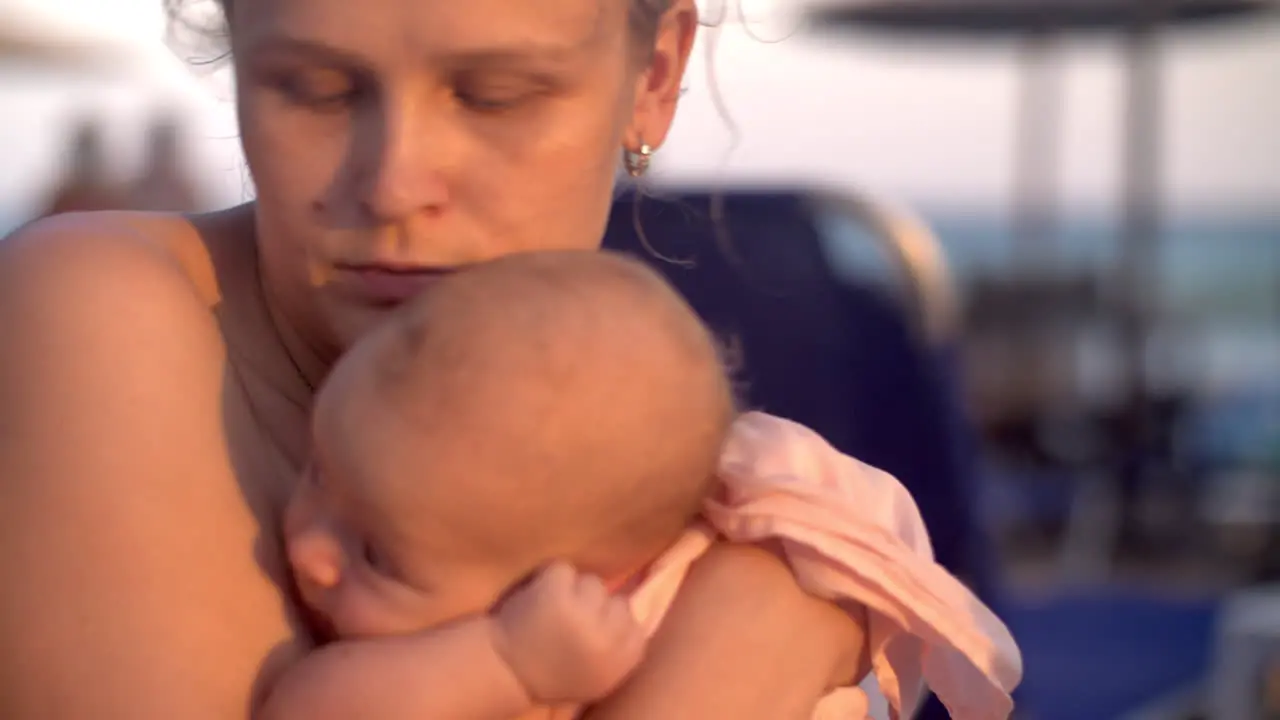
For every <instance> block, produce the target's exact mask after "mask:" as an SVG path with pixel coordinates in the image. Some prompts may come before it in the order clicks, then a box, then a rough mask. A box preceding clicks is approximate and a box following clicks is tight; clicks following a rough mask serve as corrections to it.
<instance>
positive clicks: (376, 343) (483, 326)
mask: <svg viewBox="0 0 1280 720" xmlns="http://www.w3.org/2000/svg"><path fill="white" fill-rule="evenodd" d="M733 415H734V402H733V397H732V392H731V389H730V385H729V381H728V378H727V377H726V374H725V370H724V367H723V365H722V363H721V358H720V356H719V353H718V352H717V348H716V344H715V342H714V341H713V338H712V336H711V335H710V333H709V332H708V331H707V330H706V328H705V327H704V326H703V325H702V323H701V322H700V321H699V320H698V318H697V317H696V316H695V315H694V313H693V312H692V311H691V310H690V309H689V307H688V306H687V305H686V304H685V303H684V301H683V300H682V299H681V298H680V297H679V296H678V295H677V294H676V292H675V291H674V290H673V289H672V288H671V287H670V286H668V285H667V284H666V283H665V282H664V281H663V280H662V279H661V278H660V277H659V276H658V275H656V274H655V273H653V272H652V271H651V270H649V269H647V268H645V267H644V266H643V265H641V264H640V263H638V262H635V261H632V260H628V259H625V258H623V257H621V256H618V255H613V254H608V253H600V252H578V251H572V252H553V253H530V254H521V255H514V256H510V257H507V258H504V259H501V260H497V261H494V262H491V263H486V264H484V265H479V266H475V267H472V268H469V269H466V270H464V271H462V272H459V273H456V274H454V275H451V276H449V277H447V278H445V279H442V280H441V281H440V282H439V283H437V284H436V285H434V286H432V287H431V288H430V289H428V290H427V291H426V292H424V293H423V295H422V296H421V297H420V298H418V299H417V300H415V301H414V302H412V303H410V304H409V305H407V306H406V307H404V308H403V309H402V310H401V311H400V312H398V313H397V314H396V315H395V316H393V318H391V319H390V320H389V321H388V322H387V323H386V324H385V325H383V326H382V327H380V328H378V329H377V330H376V331H374V332H373V333H371V335H370V336H369V337H367V338H366V339H365V340H364V341H362V342H361V343H359V344H358V345H357V346H356V347H354V348H353V349H352V350H351V351H350V352H349V353H348V355H347V356H346V357H345V358H344V359H343V361H342V362H341V363H339V365H338V366H337V367H336V368H335V369H334V371H333V373H332V375H331V376H330V378H329V381H328V382H327V383H326V385H325V388H324V390H323V391H322V392H321V393H320V396H319V398H318V400H317V405H316V411H315V426H314V460H313V467H312V469H311V470H310V471H309V473H308V477H307V479H306V482H304V483H303V484H302V486H301V487H300V488H299V490H298V492H297V494H296V496H295V497H294V499H293V502H292V503H291V505H290V509H289V513H288V518H287V522H286V535H287V542H288V545H289V556H290V560H291V562H292V563H293V566H294V571H295V574H296V575H297V577H298V580H299V586H300V589H301V591H302V595H303V597H304V599H305V600H306V602H307V604H308V605H309V606H310V607H311V608H312V609H313V610H315V611H316V612H317V613H318V614H320V615H322V616H323V617H324V618H325V619H327V620H328V621H329V623H330V624H332V625H333V629H334V631H335V632H336V633H337V634H338V635H340V636H361V635H381V634H392V633H402V632H410V631H414V630H419V629H422V628H425V627H428V626H431V625H435V624H438V623H440V622H444V621H447V620H451V619H454V618H457V617H459V616H463V615H468V614H473V613H476V612H481V611H484V610H486V609H487V608H489V607H491V606H492V605H493V604H494V603H495V602H496V601H497V600H499V599H500V598H501V596H502V595H503V594H504V593H505V592H506V591H508V590H509V589H510V588H511V587H512V586H513V585H514V584H516V583H518V582H519V581H520V580H521V579H523V578H525V577H528V576H529V575H530V574H531V573H532V572H534V571H536V570H537V569H538V568H539V567H541V566H542V565H544V564H546V563H547V562H549V561H551V560H554V559H565V560H568V561H570V562H572V563H574V564H575V565H576V566H577V567H578V568H580V569H581V570H583V571H586V572H591V573H594V574H597V575H600V576H601V577H603V578H605V579H606V581H608V582H613V583H619V582H622V581H625V580H626V579H627V578H628V577H629V576H630V575H632V574H633V573H635V572H636V571H637V570H639V569H640V568H642V567H643V566H644V565H645V564H646V563H647V562H649V561H650V560H652V559H653V558H654V557H656V556H657V555H658V554H660V553H661V552H662V551H663V550H664V549H665V548H666V547H667V546H668V545H670V544H671V543H672V542H674V541H675V539H677V538H678V537H679V535H680V533H681V532H682V531H683V530H684V528H685V527H687V525H688V523H689V521H690V520H691V519H692V518H693V517H694V516H695V515H696V514H697V512H698V510H699V507H700V505H701V502H702V500H703V499H704V497H705V496H706V494H707V492H708V491H709V490H710V488H711V482H712V479H713V477H714V473H715V469H716V463H717V459H718V456H719V451H720V448H721V445H722V443H723V440H724V436H725V434H726V432H727V430H728V427H729V425H730V423H731V422H732V419H733Z"/></svg>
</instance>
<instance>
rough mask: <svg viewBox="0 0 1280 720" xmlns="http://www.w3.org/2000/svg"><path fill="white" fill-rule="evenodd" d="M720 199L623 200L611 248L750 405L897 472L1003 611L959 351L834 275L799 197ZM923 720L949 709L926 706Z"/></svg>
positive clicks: (957, 560) (946, 555) (952, 553)
mask: <svg viewBox="0 0 1280 720" xmlns="http://www.w3.org/2000/svg"><path fill="white" fill-rule="evenodd" d="M715 201H716V200H715V196H714V195H713V194H709V193H705V192H687V193H677V194H664V195H663V196H662V197H648V196H641V197H639V198H637V196H636V195H634V194H625V195H623V196H622V197H620V198H619V199H618V200H617V201H616V202H615V204H614V208H613V213H612V215H611V217H610V219H609V225H608V230H607V232H606V235H605V246H606V247H608V248H610V249H614V250H619V251H623V252H628V253H631V254H633V255H635V256H637V257H639V258H642V259H644V260H646V261H648V262H649V263H650V264H651V265H652V266H653V267H654V268H656V269H657V270H659V271H660V272H661V273H662V274H663V275H664V276H666V277H667V278H668V279H669V280H670V281H671V282H672V283H673V284H674V285H675V286H676V287H677V288H678V289H679V290H680V292H681V293H683V294H684V296H685V297H686V298H687V299H688V301H689V302H690V304H691V305H692V306H693V307H694V308H695V309H696V310H697V312H698V313H699V314H700V315H701V316H702V318H703V320H704V321H705V322H706V323H707V324H708V325H709V326H710V327H711V328H712V329H713V330H715V331H716V332H717V333H718V334H720V335H721V336H722V337H724V338H726V339H729V340H730V341H731V342H732V344H733V345H734V346H736V348H737V350H738V351H739V352H740V355H741V360H742V364H741V368H740V372H739V379H740V380H741V381H742V384H743V390H744V395H745V400H746V402H747V404H748V405H749V406H750V407H752V408H755V409H760V410H764V411H766V412H769V413H772V414H776V415H779V416H782V417H786V418H790V419H792V420H795V421H797V422H800V423H803V424H805V425H807V426H809V427H810V428H812V429H814V430H815V431H817V432H819V433H821V434H822V435H823V436H824V437H825V438H827V440H828V441H830V442H831V443H832V444H833V445H834V446H835V447H837V448H838V449H840V450H841V451H843V452H845V453H848V454H851V455H854V456H856V457H858V458H860V459H861V460H863V461H865V462H867V463H870V464H871V465H874V466H877V467H880V468H882V469H884V470H886V471H888V472H890V473H892V474H893V475H895V476H896V477H898V478H899V479H900V480H901V481H902V482H903V484H904V485H905V486H906V487H907V488H908V489H909V490H910V491H911V493H912V494H913V496H914V497H915V499H916V502H917V503H918V504H919V507H920V511H921V514H922V515H923V517H924V521H925V524H926V525H927V526H928V528H929V532H930V535H931V537H932V540H933V545H934V548H935V552H936V555H937V558H938V561H939V562H940V563H941V564H942V565H943V566H945V567H946V568H947V569H948V570H950V571H951V572H952V573H953V574H955V575H957V576H958V577H960V578H961V579H962V580H964V581H965V582H967V583H968V584H969V585H970V587H971V588H973V589H974V591H975V592H976V593H977V594H978V595H979V596H980V597H982V598H983V600H984V601H986V602H988V603H989V604H992V605H996V604H997V600H998V594H997V592H996V586H995V576H994V573H993V569H994V566H993V562H992V559H993V555H992V552H991V548H990V546H989V544H988V542H987V538H986V537H985V534H984V532H983V531H982V529H981V527H980V525H979V523H978V520H977V508H976V504H977V497H978V493H977V487H976V480H975V478H976V467H977V461H978V457H977V450H976V448H977V443H976V436H975V435H974V433H973V431H972V429H971V427H970V425H969V423H968V421H967V419H966V417H965V414H964V413H963V412H962V410H961V403H960V399H959V397H958V392H957V386H958V382H957V377H956V372H955V368H956V362H955V359H954V357H953V354H952V351H951V349H950V348H948V347H945V346H940V345H938V344H937V343H935V342H933V341H931V340H930V339H928V338H927V337H926V335H925V334H924V333H923V332H922V331H921V324H920V323H918V322H915V321H914V320H913V318H912V316H911V311H910V310H909V309H908V306H907V305H904V304H903V303H902V302H901V301H900V300H899V299H898V298H895V297H894V296H893V294H892V293H890V292H887V291H886V290H885V289H884V288H883V287H879V286H877V284H875V283H871V282H865V283H864V282H856V281H851V280H848V279H846V278H842V277H840V276H838V275H837V274H836V273H835V272H834V271H833V270H832V267H831V264H830V263H829V262H828V252H827V251H828V248H827V247H826V246H825V244H824V243H826V242H829V241H830V238H824V236H823V235H822V234H821V232H820V231H819V226H818V223H817V221H816V217H815V215H814V211H813V206H812V204H811V203H810V202H809V198H808V197H806V196H805V195H804V194H802V193H796V192H764V191H751V192H730V193H727V194H725V195H723V196H721V198H720V201H721V202H722V203H723V205H722V213H721V222H720V223H719V224H717V223H716V222H715V221H714V220H713V215H714V213H713V203H714V202H715ZM637 228H639V230H638V229H637ZM664 258H667V259H664ZM997 612H999V609H998V608H997ZM919 717H920V718H923V719H925V720H935V719H939V720H940V719H941V718H946V717H947V713H946V712H945V710H944V709H943V708H942V707H941V705H940V704H939V703H937V701H936V700H931V701H930V703H929V704H928V705H927V706H926V707H925V708H924V710H923V711H922V713H921V715H920V716H919Z"/></svg>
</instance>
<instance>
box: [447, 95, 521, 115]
mask: <svg viewBox="0 0 1280 720" xmlns="http://www.w3.org/2000/svg"><path fill="white" fill-rule="evenodd" d="M454 97H456V98H457V99H458V101H459V102H460V103H462V104H463V106H465V107H467V108H468V109H470V110H475V111H478V112H485V113H495V112H501V111H503V110H510V109H512V108H514V107H516V106H517V105H519V104H520V102H521V101H523V100H524V99H525V94H524V93H519V92H511V91H505V92H499V91H486V92H475V91H463V90H458V91H456V92H454Z"/></svg>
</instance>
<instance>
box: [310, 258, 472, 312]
mask: <svg viewBox="0 0 1280 720" xmlns="http://www.w3.org/2000/svg"><path fill="white" fill-rule="evenodd" d="M451 272H453V268H440V267H394V266H387V265H345V266H344V265H340V266H338V267H337V268H335V273H334V278H333V279H334V281H335V283H336V284H337V285H338V286H339V287H340V288H342V290H344V291H345V292H348V293H350V294H352V295H354V296H356V297H357V298H358V299H360V300H364V301H365V302H369V303H372V304H375V305H398V304H400V303H402V302H404V301H406V300H408V299H410V298H412V297H414V296H416V295H417V294H418V293H420V292H422V291H423V290H424V289H425V288H427V287H428V286H429V285H431V284H432V283H435V282H438V281H439V280H440V279H441V278H443V277H445V276H446V275H448V274H449V273H451Z"/></svg>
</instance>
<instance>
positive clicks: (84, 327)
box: [0, 0, 863, 720]
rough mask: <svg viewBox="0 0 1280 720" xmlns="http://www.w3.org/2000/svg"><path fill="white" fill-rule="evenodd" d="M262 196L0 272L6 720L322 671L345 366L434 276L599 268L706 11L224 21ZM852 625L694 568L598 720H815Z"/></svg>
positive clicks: (42, 230) (237, 688)
mask: <svg viewBox="0 0 1280 720" xmlns="http://www.w3.org/2000/svg"><path fill="white" fill-rule="evenodd" d="M224 5H225V7H224V10H225V11H226V16H227V20H228V28H229V31H230V32H229V37H230V38H231V49H232V56H233V58H234V65H235V71H236V79H237V96H238V97H237V102H238V109H239V114H240V121H241V130H242V134H243V143H244V150H245V154H246V157H247V158H248V162H249V167H250V170H251V171H252V173H253V177H254V180H255V183H256V187H257V201H256V202H255V203H253V204H250V205H246V206H243V207H240V208H235V209H232V210H229V211H226V212H222V213H219V214H216V215H211V216H203V217H196V218H184V217H179V216H174V215H142V214H130V213H116V214H102V215H80V216H66V217H61V218H54V219H51V220H46V221H43V222H41V223H38V224H36V225H33V226H31V227H29V228H27V229H25V230H24V231H22V232H21V233H19V235H18V236H16V237H13V238H11V239H9V240H7V241H6V242H5V243H4V244H3V245H2V246H0V327H2V328H3V332H4V337H5V342H6V348H5V352H4V353H3V360H0V395H2V396H3V398H4V399H3V402H0V425H3V427H4V432H3V433H2V434H0V443H2V445H0V448H2V449H0V528H2V529H0V572H3V573H4V576H5V577H6V578H7V580H6V587H5V591H4V592H3V593H0V598H2V599H0V638H3V639H4V641H3V643H2V644H0V717H4V718H7V719H8V720H36V719H39V720H57V719H58V718H80V717H97V718H129V720H148V719H149V718H164V719H165V720H171V719H172V718H183V719H184V720H200V719H202V718H209V719H211V720H223V719H226V720H230V719H232V718H242V717H244V716H245V715H246V713H247V712H249V710H250V709H251V708H252V707H253V703H254V702H255V698H256V695H255V693H256V692H257V688H260V687H261V686H262V685H264V684H266V682H268V681H269V680H270V678H272V677H273V676H274V675H275V674H276V673H277V672H278V671H279V670H280V668H282V667H284V666H286V665H287V664H289V663H290V662H291V661H292V660H293V659H295V658H296V657H298V656H299V655H300V654H302V653H305V652H306V651H307V650H308V648H309V647H310V645H311V639H310V638H309V637H308V635H307V632H306V630H305V628H304V627H303V625H302V624H301V623H300V622H299V619H298V614H297V612H296V605H295V602H294V598H293V596H292V595H291V593H290V591H289V589H288V588H289V585H288V580H287V573H286V571H285V569H284V565H283V562H282V558H281V548H280V539H279V535H280V527H279V520H280V515H281V508H282V505H283V503H284V500H285V498H286V496H287V495H288V494H289V492H290V488H291V487H292V485H293V483H294V482H295V478H296V477H297V476H298V469H299V463H300V462H301V460H302V458H303V456H304V454H305V452H306V437H307V417H308V411H309V409H310V405H311V399H312V396H313V394H314V391H315V388H316V386H317V385H318V384H319V383H320V382H321V381H322V380H323V378H324V376H325V373H326V371H327V370H328V368H329V367H330V365H331V364H332V363H333V361H334V359H335V358H336V357H337V356H338V355H339V354H340V353H341V352H342V351H343V349H344V348H346V347H347V346H349V345H350V344H351V343H352V342H353V341H354V340H355V339H356V338H358V337H359V336H360V335H361V334H362V333H363V332H365V331H366V330H367V329H368V328H369V327H370V326H372V325H373V324H374V323H376V322H378V320H379V319H380V318H381V317H383V316H384V315H385V314H386V313H387V312H388V310H389V309H390V308H392V307H394V306H395V305H396V304H397V303H398V302H400V301H401V300H403V299H404V298H405V297H407V296H409V295H411V294H412V293H414V292H415V291H417V290H418V289H420V288H421V287H422V286H423V285H424V284H426V283H429V282H430V281H431V280H432V278H433V277H434V276H438V274H439V273H441V272H447V271H448V270H449V269H451V268H456V267H458V266H462V265H466V264H468V263H473V262H478V261H483V260H486V259H489V258H493V257H496V256H499V255H502V254H504V253H511V252H517V251H523V250H532V249H549V248H567V247H593V246H595V245H596V244H598V243H599V241H600V237H601V232H602V228H603V227H604V223H605V218H606V213H607V211H608V209H609V203H610V198H611V196H612V184H613V178H614V174H615V170H616V167H617V163H618V157H619V151H620V150H622V149H624V148H625V149H627V150H629V151H631V152H632V153H634V154H633V155H632V156H631V159H632V163H631V165H632V167H633V168H634V169H636V170H637V171H639V170H640V169H642V166H643V164H644V162H643V161H644V160H647V157H648V152H649V148H650V147H657V146H658V145H660V144H661V143H662V141H663V139H664V137H665V135H666V133H667V130H668V127H669V125H670V123H671V119H672V115H673V113H674V111H675V107H676V101H677V98H678V97H679V89H680V79H681V75H682V73H683V71H684V68H685V64H686V60H687V57H688V54H689V50H690V46H691V44H692V42H693V38H694V34H695V31H696V28H697V16H696V9H695V7H694V5H693V2H692V0H541V1H540V2H536V3H531V2H525V1H524V0H467V2H457V1H456V0H362V2H360V3H354V2H350V0H225V1H224ZM862 636H863V632H862V628H860V627H858V626H857V625H856V624H855V623H854V622H853V621H851V620H850V619H849V618H848V617H847V616H846V615H845V614H844V613H842V612H840V611H838V610H837V609H836V608H834V607H831V606H828V605H827V604H825V603H822V602H819V601H817V600H813V599H811V598H809V597H807V596H806V595H804V594H803V593H802V592H801V591H800V590H799V589H798V588H797V587H796V586H795V584H794V581H793V580H792V579H791V577H790V575H789V573H788V572H787V571H786V569H785V568H784V567H783V566H782V564H781V563H780V562H779V561H778V560H777V559H775V558H774V557H773V556H772V555H771V554H769V553H767V552H766V551H764V550H760V549H754V548H742V547H737V548H722V549H720V550H718V551H716V552H715V553H713V554H711V555H710V556H708V557H707V558H706V559H705V561H703V562H701V563H700V564H699V565H698V566H697V567H696V568H695V570H694V571H693V573H692V574H691V576H690V577H689V579H688V582H687V584H686V587H685V589H684V590H683V594H682V596H681V597H680V598H679V600H678V602H677V604H676V606H675V607H674V608H673V610H672V612H671V614H670V616H669V620H668V622H666V624H665V626H664V629H663V631H662V633H661V634H660V635H659V636H658V637H657V638H656V639H655V641H654V643H653V645H652V647H651V651H650V655H649V658H648V659H647V660H646V663H645V665H644V667H643V668H642V669H641V670H640V671H639V672H638V673H637V675H636V676H635V678H634V680H633V681H631V682H630V683H629V684H628V685H627V686H626V687H625V688H623V689H622V690H621V691H619V692H618V693H617V695H616V696H615V697H613V698H612V699H611V700H610V701H609V702H607V703H604V704H603V705H602V706H600V707H598V708H595V709H593V710H592V711H591V712H590V713H589V715H588V717H589V718H595V719H599V718H658V717H661V718H681V717H688V718H745V719H748V720H749V719H751V718H760V719H761V720H765V719H768V720H774V719H776V718H785V717H802V716H805V715H806V713H807V712H808V710H809V709H810V708H811V707H812V704H813V702H814V700H815V699H816V698H817V697H818V696H819V695H820V694H821V693H822V691H823V690H824V688H826V687H827V686H828V685H830V684H831V683H833V682H838V681H847V680H849V679H850V678H851V677H852V676H854V675H855V674H856V671H857V669H858V668H857V666H858V665H859V664H860V662H859V659H860V658H859V656H860V652H859V651H858V649H859V648H860V647H861V645H862Z"/></svg>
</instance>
